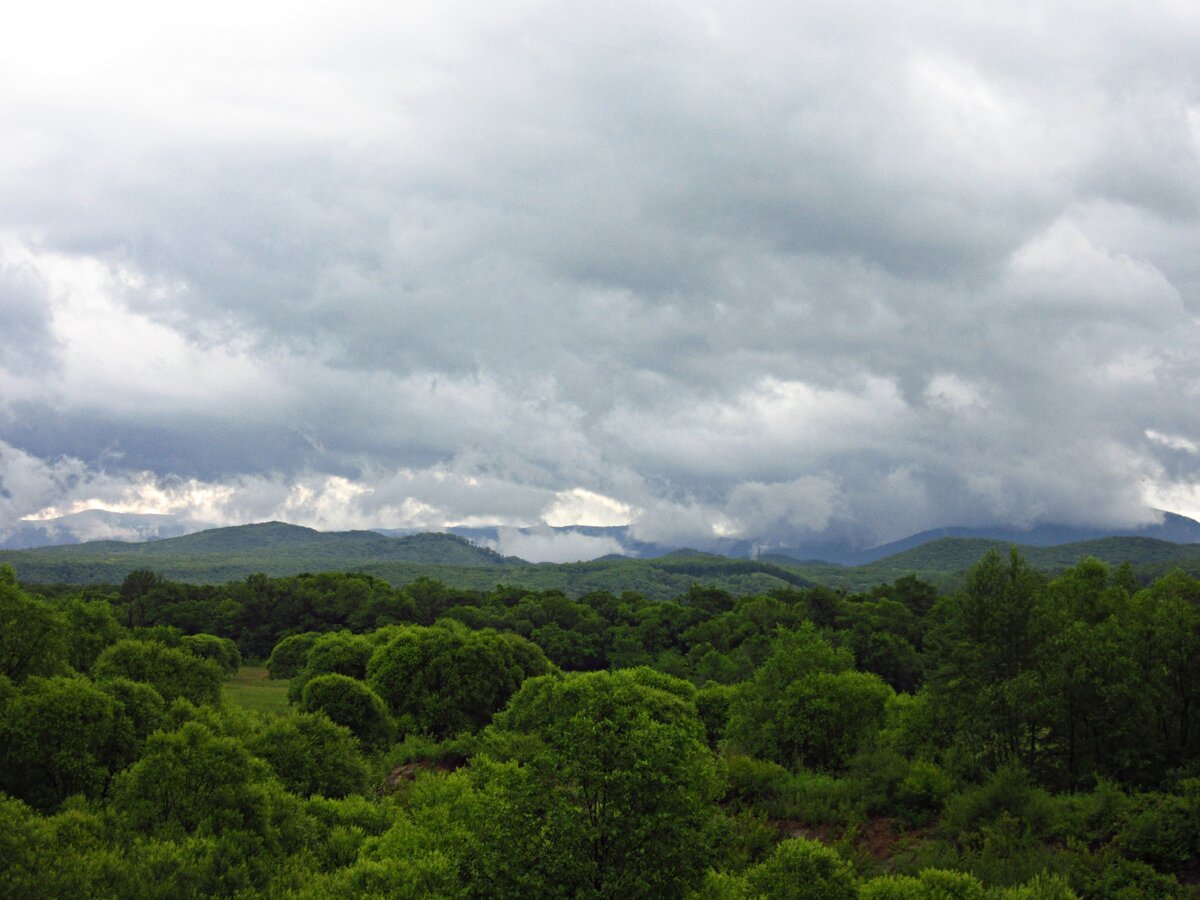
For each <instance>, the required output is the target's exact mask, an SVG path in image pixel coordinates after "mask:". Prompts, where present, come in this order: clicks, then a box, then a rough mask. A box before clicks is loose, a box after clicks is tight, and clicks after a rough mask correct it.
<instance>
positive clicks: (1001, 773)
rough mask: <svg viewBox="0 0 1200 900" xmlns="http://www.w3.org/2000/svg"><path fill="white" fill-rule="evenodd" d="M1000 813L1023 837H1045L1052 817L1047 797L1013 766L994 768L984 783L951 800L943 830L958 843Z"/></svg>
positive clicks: (988, 823) (1052, 803)
mask: <svg viewBox="0 0 1200 900" xmlns="http://www.w3.org/2000/svg"><path fill="white" fill-rule="evenodd" d="M1003 814H1007V815H1008V816H1009V817H1010V818H1011V819H1013V820H1015V821H1016V822H1017V823H1019V825H1020V827H1021V830H1022V831H1023V832H1024V835H1025V836H1030V837H1038V836H1041V835H1043V834H1045V833H1046V832H1047V831H1048V829H1049V825H1050V821H1051V819H1052V817H1053V814H1054V801H1053V800H1052V799H1051V797H1050V795H1049V794H1047V793H1046V792H1045V791H1044V790H1042V789H1041V788H1038V787H1034V786H1033V785H1032V784H1030V782H1029V778H1028V777H1027V776H1026V774H1025V772H1024V770H1022V769H1021V768H1019V767H1017V766H1011V765H1010V766H1003V767H1001V768H1000V769H997V770H996V771H995V772H994V773H993V774H992V776H991V778H989V779H988V781H987V782H986V783H984V784H982V785H980V786H979V787H976V788H971V789H970V790H966V791H963V792H962V793H960V794H958V795H956V796H954V797H952V798H951V799H950V800H949V802H947V804H946V814H945V816H944V818H943V827H944V829H945V831H946V832H947V833H948V834H949V835H950V836H954V837H958V838H959V839H960V840H961V839H963V838H966V837H969V836H970V835H972V834H975V833H977V832H979V831H980V830H981V829H983V828H984V827H986V826H989V825H994V824H995V823H996V822H997V821H998V820H999V819H1000V818H1001V816H1002V815H1003Z"/></svg>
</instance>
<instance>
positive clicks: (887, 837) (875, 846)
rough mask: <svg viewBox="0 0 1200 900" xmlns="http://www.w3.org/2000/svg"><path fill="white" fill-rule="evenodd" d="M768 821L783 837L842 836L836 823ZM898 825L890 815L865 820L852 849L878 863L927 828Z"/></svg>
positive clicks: (829, 841)
mask: <svg viewBox="0 0 1200 900" xmlns="http://www.w3.org/2000/svg"><path fill="white" fill-rule="evenodd" d="M767 824H768V825H770V826H771V827H772V828H774V829H775V830H776V831H778V832H779V833H780V834H781V835H783V836H784V837H805V838H808V839H810V840H814V841H820V842H821V843H822V844H833V843H836V842H837V841H838V840H840V839H841V838H842V837H843V833H842V831H841V829H840V828H839V827H838V826H836V825H810V824H808V823H807V822H800V821H797V820H795V819H769V820H768V822H767ZM897 824H900V820H898V819H895V818H892V817H890V816H879V817H877V818H874V819H868V820H867V821H866V822H864V823H863V824H862V826H861V827H860V828H859V829H858V831H857V833H856V834H855V836H854V847H855V849H856V850H858V851H860V852H862V853H864V854H866V855H867V856H870V857H871V858H872V859H874V860H876V861H878V862H886V861H888V860H890V859H891V858H892V856H893V855H894V854H895V851H896V850H897V849H902V848H903V847H906V846H909V845H911V844H912V842H913V841H915V840H919V839H920V838H922V837H924V836H925V834H926V831H927V829H914V828H910V829H906V830H904V831H900V830H897V827H896V826H897ZM897 844H899V845H900V847H897Z"/></svg>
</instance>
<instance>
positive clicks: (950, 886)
mask: <svg viewBox="0 0 1200 900" xmlns="http://www.w3.org/2000/svg"><path fill="white" fill-rule="evenodd" d="M986 896H987V892H986V891H985V890H984V887H983V884H982V883H981V882H980V881H979V879H978V878H976V877H975V876H973V875H970V874H968V873H966V872H950V871H946V870H944V869H925V870H924V871H922V872H921V873H920V874H919V875H883V876H880V877H879V878H872V879H871V880H870V881H868V882H866V883H865V884H864V885H863V886H862V888H861V889H860V891H859V897H860V898H861V900H984V898H985V897H986Z"/></svg>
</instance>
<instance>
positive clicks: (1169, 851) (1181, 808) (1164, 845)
mask: <svg viewBox="0 0 1200 900" xmlns="http://www.w3.org/2000/svg"><path fill="white" fill-rule="evenodd" d="M1179 790H1180V792H1179V793H1178V794H1146V795H1143V796H1141V797H1138V798H1137V799H1136V801H1135V804H1134V809H1133V811H1132V815H1131V816H1130V818H1129V820H1128V824H1127V825H1126V827H1125V828H1124V829H1123V830H1122V831H1121V833H1120V835H1119V836H1118V839H1117V840H1118V843H1119V845H1120V846H1121V848H1122V850H1123V851H1124V852H1125V853H1126V854H1128V855H1129V856H1132V857H1133V858H1134V859H1140V860H1142V861H1144V862H1148V863H1150V864H1151V865H1153V866H1154V867H1155V868H1157V869H1164V870H1166V871H1168V872H1183V871H1185V870H1189V869H1195V868H1197V867H1198V866H1200V779H1196V778H1193V779H1190V780H1188V781H1185V782H1183V783H1182V784H1181V785H1180V788H1179Z"/></svg>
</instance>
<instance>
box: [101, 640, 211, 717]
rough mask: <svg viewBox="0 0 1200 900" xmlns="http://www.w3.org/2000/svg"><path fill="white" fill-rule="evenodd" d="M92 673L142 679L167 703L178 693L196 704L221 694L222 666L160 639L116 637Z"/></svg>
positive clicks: (133, 679)
mask: <svg viewBox="0 0 1200 900" xmlns="http://www.w3.org/2000/svg"><path fill="white" fill-rule="evenodd" d="M92 674H93V675H94V677H95V678H96V679H97V680H100V679H104V678H128V679H130V680H131V681H143V682H145V683H146V684H149V685H150V686H151V687H153V688H154V689H155V690H156V691H158V693H159V694H161V695H162V698H163V699H164V700H166V701H167V702H168V703H170V702H171V701H172V700H174V699H175V698H176V697H183V698H184V699H186V700H189V701H191V702H192V703H195V704H202V703H216V702H217V701H218V699H219V698H220V696H221V668H220V666H218V665H217V664H216V663H214V662H212V661H211V660H207V659H198V658H197V657H195V656H193V655H192V654H191V653H187V652H185V651H183V650H178V649H175V648H173V647H167V646H165V645H164V644H161V643H159V642H158V641H139V640H123V641H117V643H115V644H113V645H112V646H111V647H108V648H107V649H105V651H104V652H103V653H101V654H100V658H99V659H97V660H96V665H95V667H94V668H93V670H92Z"/></svg>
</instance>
